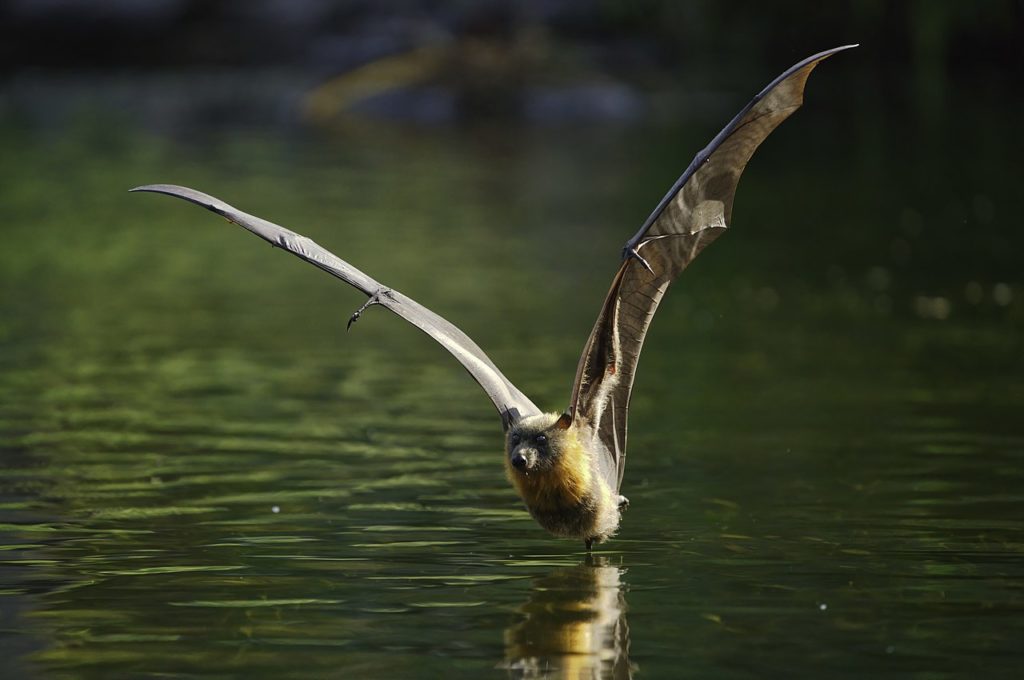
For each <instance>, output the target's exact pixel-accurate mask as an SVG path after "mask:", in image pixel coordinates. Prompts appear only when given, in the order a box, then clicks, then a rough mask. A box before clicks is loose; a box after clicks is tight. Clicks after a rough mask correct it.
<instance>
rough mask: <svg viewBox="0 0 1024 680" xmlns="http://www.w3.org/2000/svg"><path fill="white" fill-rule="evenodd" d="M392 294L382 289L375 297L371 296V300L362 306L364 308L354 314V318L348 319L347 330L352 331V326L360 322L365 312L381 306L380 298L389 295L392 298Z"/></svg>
mask: <svg viewBox="0 0 1024 680" xmlns="http://www.w3.org/2000/svg"><path fill="white" fill-rule="evenodd" d="M390 294H391V291H390V290H388V289H387V288H381V289H380V290H378V291H376V292H375V293H374V294H373V295H371V296H370V298H369V299H368V300H367V301H366V302H364V303H363V304H362V306H361V307H360V308H359V309H357V310H356V311H354V312H353V313H352V316H350V317H348V324H346V326H345V330H346V331H349V330H352V324H354V323H355V322H356V321H359V317H361V316H362V315H363V312H365V311H366V310H367V309H368V308H369V307H372V306H373V305H379V304H380V297H381V296H382V295H387V296H389V297H390Z"/></svg>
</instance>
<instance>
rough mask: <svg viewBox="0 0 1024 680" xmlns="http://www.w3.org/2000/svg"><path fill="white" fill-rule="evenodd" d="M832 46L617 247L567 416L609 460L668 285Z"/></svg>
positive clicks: (767, 98)
mask: <svg viewBox="0 0 1024 680" xmlns="http://www.w3.org/2000/svg"><path fill="white" fill-rule="evenodd" d="M851 47H855V45H846V46H843V47H837V48H835V49H831V50H828V51H825V52H821V53H819V54H815V55H814V56H812V57H808V58H807V59H804V60H803V61H801V62H800V63H798V64H796V65H794V66H793V67H791V68H789V69H788V70H787V71H785V72H784V73H783V74H782V75H780V76H779V77H778V78H776V79H775V80H773V81H772V82H771V83H770V84H769V85H768V86H767V87H766V88H764V89H763V90H762V91H761V92H760V93H759V94H758V95H757V96H756V97H754V99H753V100H752V101H751V102H750V103H749V104H747V105H746V106H745V107H744V108H743V110H741V111H740V112H739V113H738V114H737V115H736V117H735V118H733V119H732V121H731V122H730V123H729V124H728V125H726V126H725V128H724V129H723V130H722V131H721V132H719V133H718V135H717V136H715V138H714V139H713V140H712V141H711V143H710V144H708V146H707V147H706V148H705V149H703V150H702V151H701V152H700V153H698V154H697V156H696V157H695V158H694V159H693V162H692V163H690V166H689V167H688V168H687V169H686V172H684V173H683V174H682V176H681V177H680V178H679V179H678V180H677V181H676V183H675V184H673V185H672V188H671V189H669V191H668V193H667V194H666V195H665V197H664V198H662V200H661V202H659V203H658V205H657V207H655V209H654V211H653V212H652V213H651V215H650V217H648V218H647V220H646V221H645V222H644V224H643V226H641V227H640V230H639V231H638V232H637V233H636V234H635V235H634V236H633V238H631V239H630V240H629V241H628V242H627V243H626V247H625V249H624V251H623V256H624V261H623V263H622V265H621V266H620V268H619V271H618V272H617V273H616V275H615V278H614V279H613V280H612V286H611V289H610V290H609V291H608V295H607V297H606V298H605V301H604V305H603V307H602V308H601V313H600V315H599V316H598V318H597V323H595V324H594V329H593V331H591V333H590V337H589V338H588V339H587V343H586V345H585V346H584V348H583V354H582V356H581V357H580V362H579V366H578V367H577V369H576V380H575V382H574V383H573V389H572V396H571V398H570V401H569V410H568V412H569V414H570V415H571V417H572V418H573V420H576V419H578V418H582V419H584V420H585V422H587V423H588V424H589V425H590V426H591V428H593V430H594V431H595V432H596V433H597V436H598V437H599V438H600V440H601V442H602V443H603V444H604V446H605V448H606V449H607V450H608V451H609V452H610V453H611V454H612V456H613V457H614V459H615V461H614V462H615V469H616V471H617V474H618V483H619V484H621V482H622V473H623V470H624V464H625V455H626V415H627V412H628V410H629V396H630V391H631V390H632V387H633V376H634V373H635V372H636V365H637V360H638V358H639V356H640V349H641V347H642V346H643V342H644V336H645V335H646V334H647V329H648V327H649V326H650V323H651V319H652V318H653V317H654V313H655V311H657V309H658V303H659V302H661V298H662V296H663V295H664V294H665V291H666V290H668V287H669V284H671V283H672V281H673V280H674V279H675V278H676V277H677V276H678V275H679V273H680V272H682V271H683V269H685V268H686V266H687V265H688V264H689V263H690V262H691V261H692V260H693V258H695V257H696V256H697V254H698V253H700V251H701V250H703V249H704V248H705V247H707V246H708V244H710V243H711V242H712V241H714V240H715V239H716V238H718V237H719V236H720V235H721V234H722V233H723V232H724V231H725V230H726V227H727V226H728V224H729V222H730V219H731V216H732V202H733V197H734V196H735V194H736V185H737V183H738V182H739V179H740V175H741V174H742V173H743V169H744V168H745V167H746V165H747V161H749V160H750V157H751V156H752V155H753V153H754V151H755V150H756V149H757V147H758V146H759V145H760V144H761V142H763V141H764V139H765V138H766V137H767V136H768V135H769V134H770V133H771V132H772V130H774V129H775V128H776V127H777V126H778V125H779V124H780V123H781V122H782V121H784V120H785V119H786V118H788V117H789V116H790V114H792V113H793V112H794V111H796V110H797V109H798V108H800V104H802V103H803V93H804V85H805V83H806V82H807V76H809V75H810V73H811V71H812V70H813V69H814V67H815V66H817V65H818V63H819V62H820V61H821V60H823V59H825V58H827V57H829V56H831V55H833V54H835V53H836V52H839V51H842V50H845V49H849V48H851Z"/></svg>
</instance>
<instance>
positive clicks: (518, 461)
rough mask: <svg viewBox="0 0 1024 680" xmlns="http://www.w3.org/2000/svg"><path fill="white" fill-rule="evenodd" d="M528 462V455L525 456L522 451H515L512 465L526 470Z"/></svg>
mask: <svg viewBox="0 0 1024 680" xmlns="http://www.w3.org/2000/svg"><path fill="white" fill-rule="evenodd" d="M528 462H529V461H527V460H526V456H524V455H523V454H522V452H521V451H516V452H515V453H513V454H512V460H511V463H512V467H514V468H515V469H517V470H525V469H526V464H527V463H528Z"/></svg>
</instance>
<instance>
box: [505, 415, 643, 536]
mask: <svg viewBox="0 0 1024 680" xmlns="http://www.w3.org/2000/svg"><path fill="white" fill-rule="evenodd" d="M505 449H506V451H507V452H508V455H507V456H505V471H506V473H507V474H508V478H509V481H511V482H512V486H514V487H515V489H516V491H517V492H518V493H519V496H520V497H521V498H522V499H523V502H524V503H526V507H527V508H528V509H529V511H530V514H531V515H532V516H533V518H534V519H535V520H537V523H538V524H540V525H541V526H542V527H544V528H545V529H547V530H548V531H549V532H551V533H552V534H554V535H555V536H561V537H563V538H576V539H583V540H585V541H586V542H587V544H588V545H590V544H592V543H593V542H601V541H603V540H605V539H607V538H608V537H609V536H611V535H612V534H614V533H615V531H616V529H618V527H619V509H620V505H622V504H623V503H624V502H625V499H624V498H623V497H622V496H620V495H619V493H618V491H617V490H616V488H615V487H614V485H615V479H616V471H615V467H614V465H613V464H612V462H613V458H612V456H611V455H610V454H609V453H608V452H607V451H605V450H604V449H603V445H602V444H601V442H600V441H599V440H597V439H596V438H595V437H594V436H593V433H592V432H589V431H587V429H586V428H585V426H581V425H580V424H578V423H570V422H569V421H568V419H567V418H564V417H563V414H561V413H545V414H542V415H539V416H530V417H528V418H523V419H521V420H519V421H518V422H516V423H515V424H514V425H512V427H510V428H509V430H508V432H507V433H506V435H505Z"/></svg>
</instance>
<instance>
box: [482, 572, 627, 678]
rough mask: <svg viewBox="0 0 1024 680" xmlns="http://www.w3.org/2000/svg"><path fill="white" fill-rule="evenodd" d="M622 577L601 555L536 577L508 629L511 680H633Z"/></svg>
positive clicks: (506, 635)
mask: <svg viewBox="0 0 1024 680" xmlns="http://www.w3.org/2000/svg"><path fill="white" fill-rule="evenodd" d="M623 574H624V570H623V569H622V568H621V567H619V566H615V565H611V564H609V563H608V561H607V559H604V558H601V557H596V558H588V559H587V561H586V562H584V563H582V564H580V565H578V566H575V567H566V568H562V569H557V570H555V571H553V572H551V573H550V574H547V575H546V576H542V577H540V578H538V579H536V581H535V582H534V584H533V590H532V592H531V594H530V598H529V599H528V600H527V601H526V603H525V604H523V606H522V607H520V609H519V611H520V616H519V619H518V621H517V623H515V624H514V625H513V626H511V627H510V628H509V629H508V630H506V631H505V661H504V663H503V664H502V665H503V667H504V668H506V669H508V672H509V676H510V677H512V678H523V679H526V678H573V679H574V680H576V679H579V678H584V679H589V678H595V679H596V678H614V679H615V680H619V679H620V678H631V677H632V670H633V669H632V668H631V667H630V663H629V627H628V625H627V624H626V598H625V594H624V592H623V579H622V577H623Z"/></svg>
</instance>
